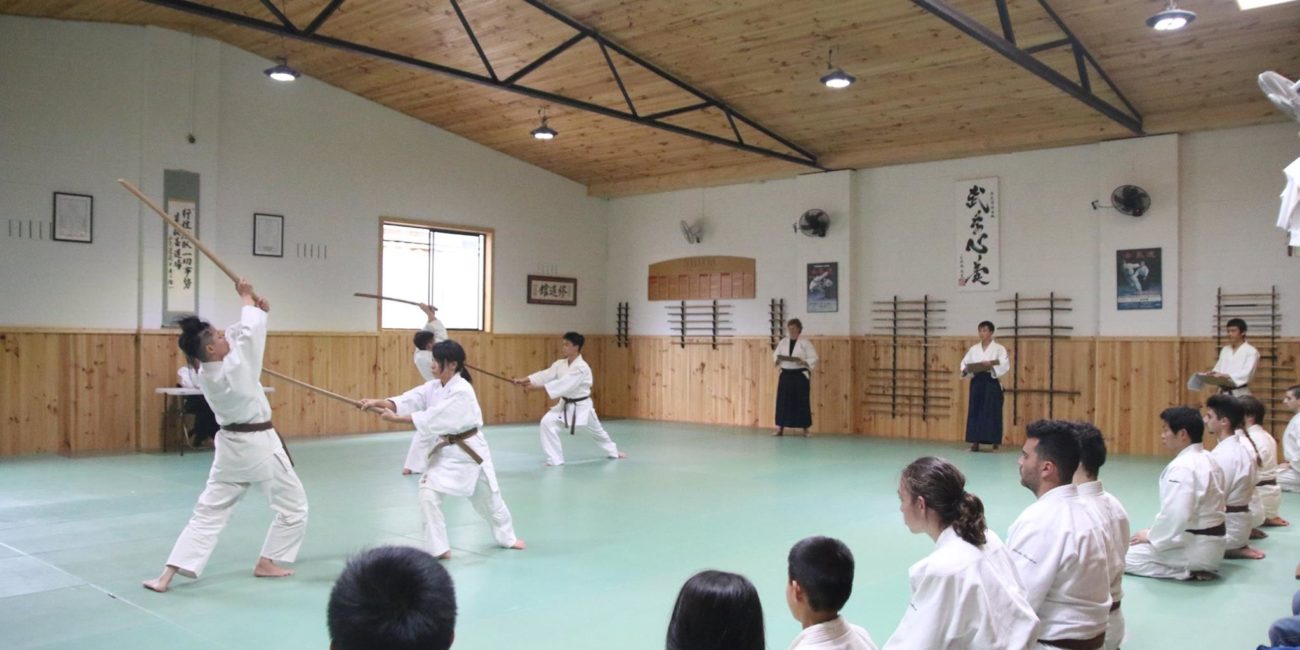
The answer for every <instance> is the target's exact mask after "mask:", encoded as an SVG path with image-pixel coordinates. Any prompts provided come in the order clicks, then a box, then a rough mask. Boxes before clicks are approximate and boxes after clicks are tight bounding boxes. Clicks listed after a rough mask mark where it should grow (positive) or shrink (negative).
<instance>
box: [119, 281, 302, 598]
mask: <svg viewBox="0 0 1300 650" xmlns="http://www.w3.org/2000/svg"><path fill="white" fill-rule="evenodd" d="M235 291H236V292H237V293H238V294H239V298H240V300H241V301H243V303H244V306H243V309H242V310H241V311H240V317H239V322H238V323H236V324H235V325H232V326H231V327H230V328H229V329H227V330H226V331H225V332H221V331H219V330H217V329H215V328H213V327H212V326H211V325H209V324H208V323H206V322H204V321H202V320H199V318H198V317H196V316H189V317H186V318H184V319H182V320H181V321H180V326H181V335H180V339H179V340H178V341H177V344H178V345H179V346H180V348H181V350H182V351H183V352H185V357H186V359H187V360H188V361H189V363H190V365H191V367H193V368H194V369H195V370H197V371H198V372H197V373H196V374H195V382H196V383H197V384H198V388H199V390H201V391H203V398H204V399H205V400H207V402H208V405H209V406H211V407H212V412H213V413H215V414H216V416H217V422H218V423H220V424H221V430H220V431H218V432H217V448H216V452H215V453H214V454H213V456H212V469H211V470H210V471H209V473H208V483H207V486H206V487H204V489H203V494H201V495H199V501H198V503H197V504H195V506H194V516H193V517H191V518H190V522H189V524H188V525H186V526H185V530H184V531H182V532H181V536H180V538H179V539H177V540H176V545H175V547H173V548H172V552H171V556H169V557H168V558H167V565H166V567H165V568H164V569H163V572H162V575H160V576H158V577H157V578H154V579H153V580H147V581H145V582H144V587H145V588H146V589H149V590H152V591H156V592H158V593H163V592H165V591H167V589H168V588H169V587H170V586H171V582H172V578H173V577H175V575H176V574H177V573H179V574H181V575H183V576H185V577H187V578H198V577H199V575H200V574H201V573H203V568H204V567H205V566H207V563H208V558H209V557H211V555H212V550H213V549H214V548H215V547H216V545H217V536H218V535H220V534H221V530H222V529H223V528H225V527H226V523H227V522H228V521H230V515H231V514H233V512H234V507H235V504H236V503H239V499H240V498H241V497H243V496H244V492H245V491H246V490H248V488H249V486H251V485H257V486H259V487H261V488H262V492H263V493H264V494H266V497H267V500H268V501H269V502H270V505H271V510H273V511H274V512H275V519H274V520H272V522H271V530H270V531H269V532H268V533H267V534H266V541H265V543H263V545H262V554H261V556H260V557H259V558H258V560H257V565H256V566H255V567H254V568H253V575H254V576H257V577H259V578H283V577H286V576H290V575H293V571H291V570H289V569H286V568H284V567H282V566H279V565H277V564H276V562H293V561H294V559H296V558H297V556H298V548H299V547H300V546H302V540H303V536H304V535H306V532H307V494H306V493H305V492H304V491H303V489H302V482H301V481H299V480H298V474H297V473H296V472H294V471H293V463H292V461H291V460H290V459H289V455H288V453H287V452H285V449H284V443H283V442H281V440H280V434H278V433H276V431H275V428H274V427H273V426H272V425H271V403H270V402H268V401H267V399H266V392H265V391H264V390H263V389H262V383H261V375H262V356H263V354H264V353H265V352H266V315H267V312H268V311H270V308H271V306H270V304H269V303H267V301H266V299H264V298H259V297H258V296H257V295H256V294H254V293H253V285H251V284H249V283H248V281H247V280H243V279H240V280H239V282H237V283H235Z"/></svg>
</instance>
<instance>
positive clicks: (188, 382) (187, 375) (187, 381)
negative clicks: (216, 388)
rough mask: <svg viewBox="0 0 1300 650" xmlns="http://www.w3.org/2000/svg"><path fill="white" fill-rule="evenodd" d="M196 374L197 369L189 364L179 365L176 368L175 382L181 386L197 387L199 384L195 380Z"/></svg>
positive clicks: (197, 372)
mask: <svg viewBox="0 0 1300 650" xmlns="http://www.w3.org/2000/svg"><path fill="white" fill-rule="evenodd" d="M198 374H199V371H197V370H195V369H193V368H191V367H189V366H181V367H179V368H177V369H176V383H177V384H178V385H180V387H181V388H198V387H199V384H198V382H197V381H196V379H197V377H198Z"/></svg>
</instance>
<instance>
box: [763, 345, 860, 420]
mask: <svg viewBox="0 0 1300 650" xmlns="http://www.w3.org/2000/svg"><path fill="white" fill-rule="evenodd" d="M812 341H813V345H814V346H815V347H816V348H817V357H818V359H819V361H818V365H817V370H816V371H815V372H814V373H813V380H814V382H813V392H812V399H813V402H812V404H813V425H814V428H815V430H816V431H817V432H818V433H822V432H827V433H852V432H853V430H854V427H853V374H854V368H853V342H852V340H851V339H850V338H849V337H833V338H832V337H814V338H813V339H812ZM754 343H755V345H756V346H757V347H758V348H760V354H761V353H763V352H768V353H770V349H769V348H768V343H767V341H766V340H765V339H757V340H755V342H754ZM774 399H775V397H774Z"/></svg>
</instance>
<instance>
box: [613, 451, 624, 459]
mask: <svg viewBox="0 0 1300 650" xmlns="http://www.w3.org/2000/svg"><path fill="white" fill-rule="evenodd" d="M624 458H627V454H625V453H623V452H621V451H620V452H618V456H615V457H614V460H623V459H624Z"/></svg>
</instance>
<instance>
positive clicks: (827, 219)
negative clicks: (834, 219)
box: [794, 208, 831, 237]
mask: <svg viewBox="0 0 1300 650" xmlns="http://www.w3.org/2000/svg"><path fill="white" fill-rule="evenodd" d="M830 227H831V215H829V214H826V211H825V210H818V209H817V208H813V209H811V210H809V211H807V212H805V213H803V214H802V215H799V220H798V221H796V222H794V231H795V232H801V233H803V234H805V235H808V236H809V237H825V236H826V231H827V230H829V229H830Z"/></svg>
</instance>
